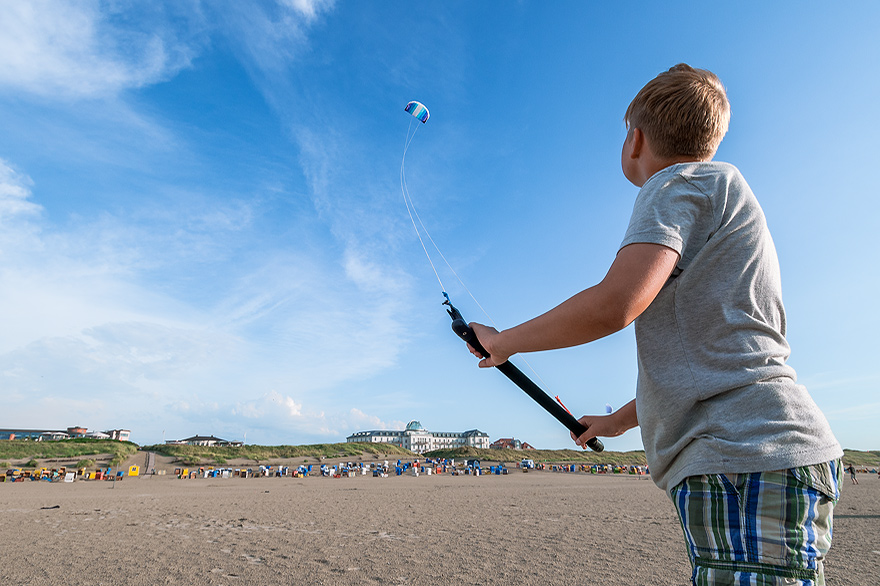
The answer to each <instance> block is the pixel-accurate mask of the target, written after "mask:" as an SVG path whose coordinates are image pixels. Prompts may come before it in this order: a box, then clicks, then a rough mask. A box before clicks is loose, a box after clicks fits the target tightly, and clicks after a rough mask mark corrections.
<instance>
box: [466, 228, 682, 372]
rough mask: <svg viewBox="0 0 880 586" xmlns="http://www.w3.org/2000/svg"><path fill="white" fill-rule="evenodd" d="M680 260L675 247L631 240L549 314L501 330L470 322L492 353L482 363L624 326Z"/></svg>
mask: <svg viewBox="0 0 880 586" xmlns="http://www.w3.org/2000/svg"><path fill="white" fill-rule="evenodd" d="M678 259H679V256H678V253H677V252H676V251H675V250H673V249H671V248H668V247H666V246H662V245H660V244H649V243H638V244H630V245H629V246H625V247H623V248H622V249H620V251H619V252H618V253H617V257H616V258H615V259H614V263H612V265H611V268H610V269H609V270H608V274H607V275H606V276H605V278H604V279H602V282H601V283H599V284H598V285H595V286H593V287H590V288H589V289H585V290H583V291H581V292H580V293H578V294H576V295H574V296H573V297H571V298H569V299H568V300H566V301H564V302H562V303H561V304H559V305H558V306H556V307H554V308H553V309H551V310H550V311H548V312H547V313H544V314H542V315H539V316H538V317H536V318H534V319H532V320H529V321H527V322H525V323H523V324H520V325H518V326H516V327H513V328H510V329H508V330H504V331H502V332H500V333H499V332H497V331H496V330H495V329H494V328H489V327H486V326H483V325H481V324H477V323H472V324H470V325H471V327H472V328H473V329H474V333H475V334H476V335H477V338H478V339H479V340H480V343H481V344H482V345H483V347H484V348H486V350H487V351H488V352H489V354H491V356H490V357H489V358H484V359H483V360H481V361H480V366H481V367H483V368H488V367H491V366H497V365H499V364H502V363H504V362H506V361H507V359H508V358H509V357H510V356H513V355H514V354H517V353H519V352H536V351H539V350H552V349H556V348H568V347H570V346H577V345H580V344H585V343H587V342H592V341H593V340H597V339H599V338H603V337H605V336H607V335H610V334H613V333H614V332H617V331H619V330H622V329H623V328H625V327H626V326H628V325H629V324H630V323H632V321H633V320H635V319H636V318H637V317H638V316H639V315H641V313H642V312H643V311H645V309H647V308H648V306H649V305H650V304H651V302H652V301H654V298H655V297H656V296H657V294H658V293H660V290H661V289H662V288H663V285H664V284H665V283H666V281H667V279H668V278H669V275H670V274H671V273H672V270H673V269H674V268H675V265H676V264H677V263H678ZM471 351H473V349H471ZM474 354H477V353H476V352H474ZM481 358H482V357H481Z"/></svg>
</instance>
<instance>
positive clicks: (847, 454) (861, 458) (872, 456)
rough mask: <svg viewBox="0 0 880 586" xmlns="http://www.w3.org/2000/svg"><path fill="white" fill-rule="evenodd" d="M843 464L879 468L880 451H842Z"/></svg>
mask: <svg viewBox="0 0 880 586" xmlns="http://www.w3.org/2000/svg"><path fill="white" fill-rule="evenodd" d="M843 463H844V464H852V465H853V466H868V467H875V468H876V467H878V466H880V450H870V451H867V452H863V451H860V450H843Z"/></svg>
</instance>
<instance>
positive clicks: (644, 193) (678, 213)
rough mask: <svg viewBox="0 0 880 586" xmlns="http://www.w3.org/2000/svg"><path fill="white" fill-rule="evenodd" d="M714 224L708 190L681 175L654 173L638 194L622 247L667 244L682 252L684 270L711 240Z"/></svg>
mask: <svg viewBox="0 0 880 586" xmlns="http://www.w3.org/2000/svg"><path fill="white" fill-rule="evenodd" d="M713 225H714V222H713V219H712V206H711V202H710V200H709V197H708V196H707V195H706V194H704V193H702V192H701V191H700V190H699V189H697V188H696V187H695V186H694V185H692V184H690V183H688V181H687V180H686V179H684V178H683V177H682V176H681V175H677V174H676V175H673V176H672V177H665V178H663V179H661V180H658V178H657V177H654V178H653V179H652V180H651V181H649V183H647V184H646V185H645V186H644V187H643V188H642V190H641V191H639V195H638V197H636V202H635V205H634V206H633V213H632V217H631V218H630V221H629V227H628V228H627V230H626V234H625V235H624V238H623V242H622V243H621V245H620V247H621V248H623V247H624V246H629V245H630V244H636V243H649V244H660V245H662V246H667V247H669V248H671V249H673V250H675V251H676V252H677V253H678V254H679V256H680V257H681V261H680V262H679V264H678V267H679V268H680V269H682V270H683V269H684V268H685V267H686V266H687V265H688V264H690V261H691V259H693V257H694V256H695V255H696V254H697V252H699V250H700V248H702V247H703V245H705V243H706V241H708V239H709V237H710V236H711V235H712V231H713V228H712V226H713Z"/></svg>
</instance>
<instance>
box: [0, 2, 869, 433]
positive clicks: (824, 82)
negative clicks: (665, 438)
mask: <svg viewBox="0 0 880 586" xmlns="http://www.w3.org/2000/svg"><path fill="white" fill-rule="evenodd" d="M601 4H608V3H591V2H579V1H578V2H574V1H566V0H562V1H559V2H554V3H552V4H549V3H545V2H539V1H523V2H500V1H498V2H490V1H485V2H465V1H450V2H433V3H417V4H415V3H412V2H399V1H393V0H389V1H382V2H379V1H375V2H368V1H364V2H354V1H349V2H341V1H337V2H332V1H324V0H277V1H272V0H264V1H260V2H253V3H240V2H235V1H233V0H227V1H217V2H198V1H196V0H169V1H166V2H160V1H158V0H157V1H155V2H124V1H88V0H81V1H80V0H77V1H71V2H64V1H53V2H45V1H34V2H27V3H24V2H4V3H2V4H0V308H2V310H0V311H2V314H0V315H2V319H0V324H2V325H0V397H2V417H0V426H2V427H11V428H49V429H64V428H66V427H69V426H73V425H80V426H85V427H88V428H89V429H92V430H103V429H118V428H124V429H130V430H131V432H132V436H131V437H132V441H134V442H136V443H139V444H153V443H160V442H162V441H163V440H171V439H180V438H184V437H188V436H191V435H196V434H199V435H212V434H213V435H216V436H218V437H221V438H224V439H230V440H239V441H246V442H247V443H254V444H271V445H275V444H312V443H326V442H343V441H345V437H346V436H348V435H349V434H351V433H354V432H356V431H361V430H372V429H403V427H404V426H405V425H406V423H407V422H409V421H411V420H418V421H420V422H421V423H422V425H423V426H424V427H425V428H427V429H428V430H431V431H465V430H470V429H479V430H481V431H484V432H486V433H487V434H488V435H489V438H490V440H492V441H494V440H496V439H498V438H502V437H515V438H517V439H520V440H522V441H526V442H528V443H530V444H532V445H533V446H535V447H538V448H547V449H550V448H565V447H572V446H573V444H572V443H571V440H570V438H569V434H568V431H567V430H566V429H565V428H564V427H563V426H561V425H560V424H559V423H558V422H556V421H555V420H554V419H553V418H552V417H550V416H549V415H548V414H546V413H545V412H544V411H543V410H542V409H541V408H540V407H539V406H538V405H537V404H535V403H534V402H532V401H531V399H529V397H528V396H526V395H525V394H524V393H522V392H521V391H520V390H519V389H517V388H516V387H515V386H514V385H513V384H512V383H510V382H509V381H508V380H507V379H506V378H504V377H503V376H502V375H501V374H500V373H498V372H496V371H494V370H492V369H479V368H477V366H476V359H475V358H474V357H473V356H471V355H470V354H469V353H468V351H467V349H466V348H465V346H464V345H463V344H462V343H461V341H460V340H458V339H457V338H456V336H455V335H454V334H453V333H452V332H451V330H450V328H449V321H450V320H449V318H448V316H447V315H446V313H445V311H444V309H443V307H442V306H441V305H440V303H441V302H442V300H443V298H442V295H441V287H440V284H439V283H438V280H437V278H436V277H435V275H434V273H433V271H432V269H431V265H430V264H429V263H428V260H427V259H426V257H425V253H424V252H423V251H422V249H421V245H420V244H419V241H418V239H417V238H416V234H415V231H414V230H413V226H412V224H411V223H410V218H409V216H408V214H407V210H406V207H405V205H404V200H403V196H402V190H401V181H400V168H401V160H402V157H403V149H404V145H405V142H406V138H407V134H408V132H410V123H411V120H412V117H411V116H409V115H408V114H406V113H405V112H404V111H403V108H404V106H405V105H406V104H407V103H408V102H409V101H410V100H418V101H421V102H423V103H424V104H425V105H426V106H427V107H428V108H429V109H430V112H431V118H430V120H429V121H428V123H427V124H425V125H423V126H420V127H419V129H418V132H417V133H416V135H415V137H414V138H413V141H412V143H411V144H410V146H409V149H408V151H407V154H406V166H405V171H406V174H405V177H406V185H407V189H408V192H409V195H410V197H411V198H412V200H413V203H414V205H415V207H416V210H417V211H418V214H419V216H420V218H421V220H422V222H423V223H424V224H425V226H426V227H427V229H428V231H429V233H430V235H431V237H432V239H433V240H434V242H436V244H437V247H438V248H439V249H440V251H441V252H442V255H443V257H445V259H446V260H447V261H448V263H449V266H447V265H446V264H445V263H443V261H442V259H440V258H439V257H438V254H437V253H436V252H435V251H433V250H430V251H431V252H432V253H433V258H434V262H435V264H436V265H437V268H438V272H439V276H440V280H441V281H442V282H443V285H444V286H445V288H446V290H447V291H448V293H449V295H450V297H451V298H452V301H453V303H455V305H456V306H457V307H458V308H459V309H460V310H461V311H462V313H463V314H464V316H465V318H466V319H468V320H472V321H482V322H484V323H485V322H487V321H489V320H492V322H494V323H495V324H496V325H497V326H498V327H499V328H505V327H510V326H513V325H516V324H518V323H521V322H522V321H525V320H527V319H529V318H531V317H534V316H535V315H538V314H540V313H543V312H544V311H546V310H548V309H550V308H552V307H553V306H555V305H556V304H558V303H560V302H562V301H563V300H565V299H566V298H568V297H569V296H571V295H573V294H575V293H577V292H578V291H580V290H582V289H585V288H587V287H589V286H592V285H594V284H596V283H597V282H599V281H600V280H601V279H602V277H603V276H604V275H605V272H606V271H607V269H608V267H609V266H610V264H611V262H612V261H613V259H614V256H615V254H616V252H617V250H618V248H619V244H620V242H621V240H622V237H623V233H624V231H625V229H626V226H627V222H628V219H629V214H630V212H631V211H632V204H633V201H634V199H635V196H636V193H637V188H636V187H634V186H632V185H631V184H630V183H629V182H627V180H626V179H625V178H624V177H623V174H622V173H621V170H620V149H621V145H622V142H623V139H624V136H625V126H624V123H623V113H624V112H625V110H626V107H627V105H628V104H629V102H630V100H631V99H632V97H633V96H634V95H635V94H636V93H637V92H638V90H639V89H640V88H641V87H642V86H643V85H644V84H645V83H646V82H647V81H649V80H650V79H651V78H653V77H654V76H655V75H657V74H658V73H660V72H661V71H664V70H666V69H668V68H669V67H671V66H672V65H674V64H676V63H679V62H686V63H689V64H691V65H693V66H696V67H702V68H706V69H710V70H712V71H714V72H715V73H716V74H718V75H719V77H720V78H721V80H722V82H723V83H724V84H725V86H726V88H727V91H728V96H729V98H730V102H731V106H732V118H731V123H730V130H729V132H728V134H727V136H726V137H725V139H724V141H723V142H722V144H721V147H720V149H719V151H718V154H717V155H716V160H722V161H727V162H730V163H733V164H734V165H736V166H737V167H738V168H739V169H740V170H741V171H742V172H743V174H744V176H745V177H746V179H747V181H748V182H749V184H750V185H751V187H752V189H753V191H754V192H755V194H756V195H757V197H758V199H759V201H760V202H761V205H762V207H763V208H764V211H765V214H766V216H767V220H768V224H769V226H770V230H771V232H772V234H773V238H774V242H775V244H776V247H777V250H778V253H779V258H780V263H781V268H782V278H783V298H784V301H785V305H786V310H787V325H788V340H789V342H790V344H791V346H792V355H791V358H790V360H789V364H791V365H792V366H793V367H794V368H795V369H796V370H797V372H798V380H799V382H800V383H802V384H804V385H806V387H807V388H808V389H809V390H810V393H811V395H812V396H813V398H814V399H815V401H816V402H817V403H818V405H819V406H820V407H821V409H822V410H823V411H824V413H825V414H826V416H827V417H828V419H829V421H830V423H831V426H832V429H833V430H834V432H835V434H836V435H837V437H838V439H839V440H840V442H841V444H843V446H844V447H847V448H853V449H878V448H880V438H878V434H877V428H878V427H877V421H878V419H880V398H878V397H880V394H878V387H880V366H878V358H877V350H878V348H880V344H878V342H877V337H876V332H877V331H878V330H880V320H878V317H877V311H876V310H875V304H876V298H875V294H876V291H877V290H878V289H880V278H878V273H880V271H878V267H880V264H878V261H877V254H876V250H877V245H876V239H875V232H874V230H876V227H875V226H874V224H875V222H876V218H877V217H878V216H880V214H878V212H880V209H878V208H880V204H878V197H877V196H878V189H877V187H876V185H877V184H876V178H875V175H876V170H877V160H878V155H880V149H878V136H880V122H878V114H877V107H876V96H877V95H878V94H880V76H878V75H877V72H878V70H880V42H878V40H877V35H876V28H875V23H876V22H877V21H878V18H880V5H878V4H877V3H876V2H849V3H843V4H839V5H834V4H833V3H828V2H796V3H795V2H778V3H766V2H737V3H730V2H728V3H717V4H714V3H713V4H706V3H704V2H702V3H696V2H694V3H690V2H665V3H662V4H658V5H657V6H656V7H655V6H638V5H637V4H633V3H624V5H621V6H617V5H615V3H610V4H608V5H601ZM618 4H619V3H618ZM472 296H473V297H472ZM484 311H485V313H484ZM525 358H526V360H527V362H522V359H521V358H520V357H516V358H514V362H515V363H516V364H517V365H518V366H519V367H520V368H521V369H522V370H523V371H524V372H526V373H527V374H528V375H529V376H531V377H532V378H533V379H534V380H535V382H537V383H538V384H539V385H541V386H542V387H543V388H544V389H545V390H546V391H547V392H548V394H550V395H551V396H553V395H559V396H560V397H561V398H562V400H563V401H564V402H565V404H566V405H567V406H568V407H569V408H570V409H571V410H572V411H573V412H575V414H576V415H580V414H585V413H602V412H604V410H605V405H606V404H610V405H612V406H613V407H615V408H617V407H620V406H621V405H623V404H625V403H627V402H628V401H630V400H631V399H632V398H633V397H634V393H635V380H636V359H635V338H634V334H633V331H632V327H629V328H627V329H626V330H624V331H622V332H619V333H617V334H614V335H613V336H610V337H608V338H606V339H603V340H600V341H597V342H594V343H591V344H588V345H586V346H582V347H578V348H571V349H566V350H558V351H552V352H544V353H536V354H532V355H529V356H526V357H525ZM605 443H606V446H607V448H608V449H610V450H634V449H641V447H642V444H641V439H640V436H639V432H638V430H631V431H629V432H627V433H626V434H624V435H622V436H620V437H617V438H611V439H606V441H605Z"/></svg>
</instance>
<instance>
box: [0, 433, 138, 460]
mask: <svg viewBox="0 0 880 586" xmlns="http://www.w3.org/2000/svg"><path fill="white" fill-rule="evenodd" d="M137 451H138V446H137V444H133V443H131V442H120V441H116V440H99V439H87V438H76V439H69V440H60V441H42V442H35V441H26V440H8V441H0V458H2V459H3V460H24V459H37V460H41V459H42V460H46V459H71V460H73V459H82V457H83V456H97V455H100V454H109V455H111V456H112V459H113V460H114V461H117V462H121V461H123V460H125V459H126V458H128V457H129V456H131V455H133V454H135V453H137Z"/></svg>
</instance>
